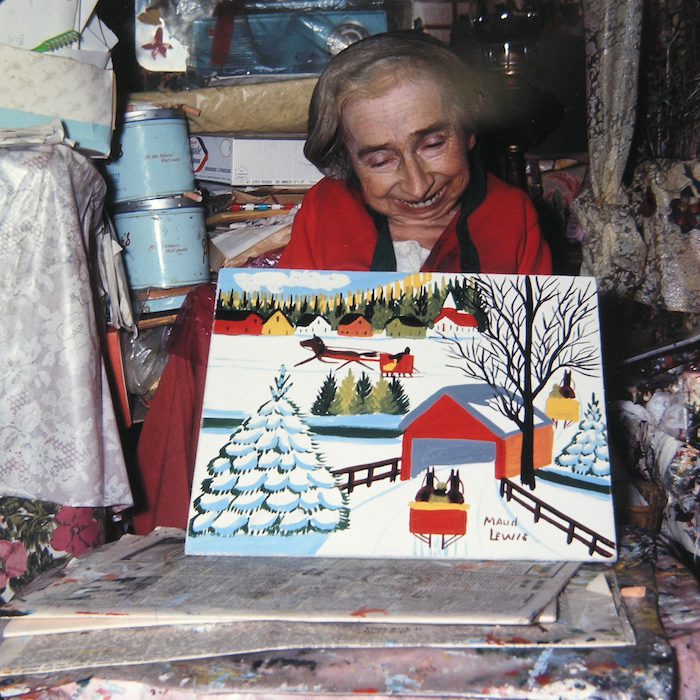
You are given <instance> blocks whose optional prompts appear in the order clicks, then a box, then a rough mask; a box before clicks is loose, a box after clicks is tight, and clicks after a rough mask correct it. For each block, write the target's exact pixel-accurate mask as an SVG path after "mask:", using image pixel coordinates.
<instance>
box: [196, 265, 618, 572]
mask: <svg viewBox="0 0 700 700" xmlns="http://www.w3.org/2000/svg"><path fill="white" fill-rule="evenodd" d="M186 552H187V553H188V554H229V555H246V556H270V555H280V556H319V557H383V558H387V557H395V558H443V559H495V560H513V559H528V560H571V561H607V562H610V561H614V560H615V558H616V543H615V527H614V518H613V504H612V498H611V475H610V463H609V458H608V443H607V427H606V416H605V403H604V395H603V379H602V370H601V358H600V337H599V325H598V307H597V291H596V286H595V281H594V280H593V279H592V278H586V277H556V276H552V277H544V276H542V277H539V276H537V277H528V276H508V275H466V274H448V273H419V274H405V273H396V272H381V273H380V272H377V273H375V272H318V271H291V270H281V269H239V268H224V269H222V270H221V271H220V273H219V281H218V289H217V299H216V309H215V315H214V319H213V332H212V339H211V346H210V351H209V360H208V366H207V379H206V388H205V394H204V403H203V412H202V425H201V431H200V436H199V442H198V449H197V458H196V463H195V473H194V480H193V488H192V497H191V503H190V512H189V518H188V526H187V540H186Z"/></svg>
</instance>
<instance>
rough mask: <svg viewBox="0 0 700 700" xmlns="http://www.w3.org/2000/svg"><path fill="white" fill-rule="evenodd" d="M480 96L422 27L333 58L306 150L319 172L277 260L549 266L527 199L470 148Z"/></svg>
mask: <svg viewBox="0 0 700 700" xmlns="http://www.w3.org/2000/svg"><path fill="white" fill-rule="evenodd" d="M482 103H483V93H482V91H481V89H480V88H479V86H478V84H477V83H476V82H475V80H474V77H473V75H472V74H471V72H470V71H469V70H468V68H467V67H466V66H465V65H464V63H463V62H462V61H461V59H459V58H458V57H457V56H456V55H455V54H453V53H452V52H451V51H450V50H449V49H448V48H447V47H446V46H444V45H443V44H442V43H441V42H439V41H437V40H436V39H433V38H431V37H429V36H428V35H425V34H421V33H419V32H412V31H407V32H396V33H389V34H381V35H375V36H371V37H369V38H367V39H363V40H362V41H359V42H357V43H355V44H352V45H351V46H350V47H348V48H347V49H345V50H344V51H342V52H341V53H339V54H338V55H337V56H335V57H334V58H333V59H332V60H331V62H330V63H329V65H328V67H327V68H326V70H325V71H324V73H323V74H322V75H321V77H320V78H319V81H318V83H317V85H316V87H315V89H314V93H313V96H312V99H311V106H310V110H309V132H308V138H307V141H306V145H305V148H304V152H305V154H306V157H307V158H308V159H309V160H310V161H311V162H312V163H314V165H316V166H317V167H318V168H319V170H321V172H323V173H324V175H325V176H326V177H325V178H324V179H322V180H321V181H320V182H319V183H317V184H316V185H315V186H314V187H313V188H312V189H311V190H310V191H309V192H308V194H307V195H306V197H305V198H304V203H303V205H302V208H301V210H300V212H299V213H298V214H297V216H296V219H295V221H294V227H293V230H292V238H291V240H290V242H289V244H288V246H287V248H286V250H285V251H284V253H283V255H282V257H281V259H280V263H279V264H280V267H288V268H301V269H324V270H398V271H401V272H417V271H419V270H422V271H442V272H460V271H461V272H489V273H523V274H549V273H550V272H551V267H552V263H551V256H550V252H549V249H548V247H547V245H546V243H545V242H544V240H543V238H542V236H541V234H540V230H539V225H538V220H537V214H536V212H535V210H534V207H533V205H532V203H531V201H530V200H529V198H528V197H527V195H526V194H525V192H523V191H521V190H520V189H517V188H515V187H511V186H509V185H507V184H506V183H504V182H502V181H501V180H499V179H497V178H496V177H494V176H492V175H490V174H486V172H485V171H484V169H483V165H482V164H481V161H480V159H479V158H478V157H476V155H475V154H476V149H475V144H476V135H475V130H476V128H477V124H478V122H477V115H478V114H479V113H480V112H481V111H482V107H483V104H482Z"/></svg>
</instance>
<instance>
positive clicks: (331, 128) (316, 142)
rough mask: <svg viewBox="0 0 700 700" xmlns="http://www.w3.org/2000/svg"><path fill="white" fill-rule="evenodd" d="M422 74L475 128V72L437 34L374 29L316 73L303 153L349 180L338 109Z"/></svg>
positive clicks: (479, 96)
mask: <svg viewBox="0 0 700 700" xmlns="http://www.w3.org/2000/svg"><path fill="white" fill-rule="evenodd" d="M407 76H408V77H416V78H427V79H429V80H431V81H432V82H434V83H435V84H436V85H437V86H438V89H439V90H440V92H441V94H442V96H443V101H444V104H445V108H446V109H447V110H448V111H449V113H450V116H452V117H453V118H454V119H455V120H456V122H457V123H459V124H461V126H462V128H463V129H464V131H465V133H468V132H473V131H477V130H478V128H479V123H480V122H479V116H480V115H481V114H482V112H483V111H484V99H485V97H484V89H483V86H482V85H481V81H480V80H479V78H478V76H476V75H475V73H474V72H473V71H472V70H471V69H470V68H468V67H467V65H466V64H465V63H464V61H462V59H461V58H459V57H458V56H457V55H456V54H455V53H453V52H452V51H451V50H450V49H449V48H448V47H447V46H446V45H445V44H443V43H442V42H441V41H439V40H438V39H436V38H434V37H432V36H430V35H428V34H424V33H422V32H418V31H412V30H406V31H399V32H391V33H386V34H375V35H373V36H370V37H367V38H366V39H362V40H361V41H358V42H356V43H354V44H351V45H350V46H349V47H348V48H346V49H344V50H343V51H341V52H340V53H339V54H338V55H336V56H335V57H334V58H333V59H332V60H331V61H330V63H329V64H328V66H327V67H326V69H325V70H324V71H323V73H322V74H321V76H320V78H319V79H318V82H317V83H316V86H315V88H314V91H313V94H312V96H311V104H310V107H309V126H308V136H307V140H306V144H305V146H304V154H305V155H306V157H307V158H308V160H309V161H311V162H312V163H313V164H314V165H315V166H316V167H317V168H318V169H319V170H320V171H321V172H322V173H323V174H324V175H326V176H327V177H332V178H335V179H345V180H349V179H351V178H352V176H353V171H352V165H351V163H350V158H349V156H348V154H347V151H346V149H345V145H344V138H343V137H344V134H343V125H342V112H343V107H344V105H345V103H346V102H347V101H348V100H349V99H352V98H354V97H359V96H363V95H364V96H371V95H373V94H374V95H376V94H378V93H380V92H383V91H384V90H387V89H388V88H389V87H391V85H395V84H396V83H397V80H400V79H405V78H406V77H407Z"/></svg>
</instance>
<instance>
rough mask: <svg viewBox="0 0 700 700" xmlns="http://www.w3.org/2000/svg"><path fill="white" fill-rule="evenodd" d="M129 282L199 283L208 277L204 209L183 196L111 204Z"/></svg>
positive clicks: (139, 286) (144, 285) (160, 284)
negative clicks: (113, 205)
mask: <svg viewBox="0 0 700 700" xmlns="http://www.w3.org/2000/svg"><path fill="white" fill-rule="evenodd" d="M114 227H115V229H116V231H117V237H118V238H119V242H120V244H121V245H122V248H123V258H124V267H125V268H126V276H127V280H128V282H129V287H130V288H131V289H132V290H133V289H146V288H148V287H159V288H162V289H167V288H170V287H182V286H187V285H193V284H202V283H204V282H208V281H209V279H210V272H209V248H208V241H207V229H206V219H205V213H204V208H203V207H202V205H201V204H198V203H196V202H194V201H192V200H191V199H188V198H187V197H161V198H156V199H145V200H141V201H138V202H126V203H124V204H118V205H116V206H115V207H114Z"/></svg>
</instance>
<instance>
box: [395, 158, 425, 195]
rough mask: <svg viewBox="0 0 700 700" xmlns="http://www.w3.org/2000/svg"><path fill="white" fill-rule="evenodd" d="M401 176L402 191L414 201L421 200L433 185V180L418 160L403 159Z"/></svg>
mask: <svg viewBox="0 0 700 700" xmlns="http://www.w3.org/2000/svg"><path fill="white" fill-rule="evenodd" d="M401 174H402V183H401V185H402V188H403V190H404V191H405V193H406V194H407V195H409V196H410V197H411V198H413V199H415V200H416V201H419V200H421V199H423V198H424V197H425V195H427V194H428V192H429V191H430V188H431V187H432V185H433V178H432V176H431V174H430V172H429V171H428V170H427V169H426V168H425V165H424V164H423V163H422V162H421V160H420V158H415V157H408V158H404V160H403V163H402V168H401Z"/></svg>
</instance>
